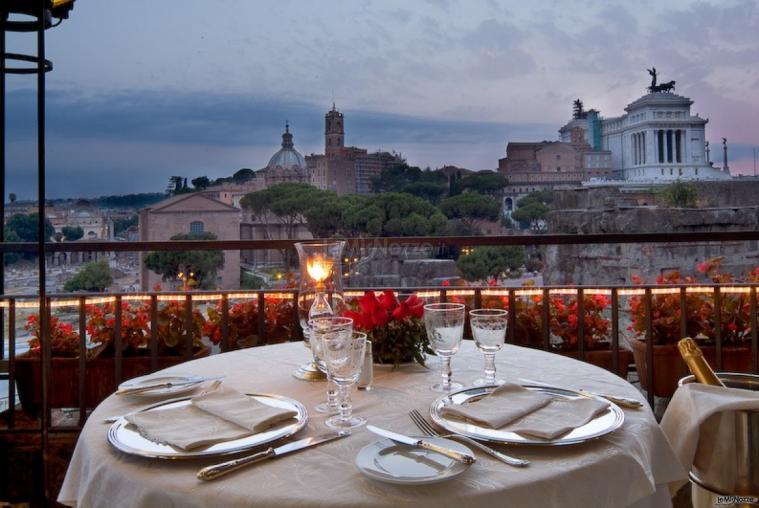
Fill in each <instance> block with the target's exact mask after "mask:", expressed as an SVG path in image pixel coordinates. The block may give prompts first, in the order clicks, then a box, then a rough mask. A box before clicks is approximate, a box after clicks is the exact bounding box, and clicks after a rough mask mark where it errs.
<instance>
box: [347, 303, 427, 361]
mask: <svg viewBox="0 0 759 508" xmlns="http://www.w3.org/2000/svg"><path fill="white" fill-rule="evenodd" d="M350 307H351V308H350V309H349V310H347V311H345V313H344V315H345V316H346V317H349V318H352V319H353V328H354V329H356V330H358V331H362V332H366V334H367V335H368V336H369V339H370V340H371V341H372V355H373V357H374V361H375V362H377V363H384V364H393V365H395V366H396V367H397V366H398V365H400V364H401V363H405V362H411V361H416V362H417V363H419V364H421V365H424V364H425V355H427V354H434V353H433V351H432V349H430V344H429V341H428V340H427V332H426V330H425V328H424V322H423V321H422V316H423V315H424V301H423V300H421V299H420V298H419V297H417V296H416V295H410V296H408V297H407V298H405V299H404V300H401V301H399V300H398V298H396V296H395V293H394V292H393V291H392V290H389V289H388V290H385V291H384V292H383V293H382V294H380V295H379V297H378V296H377V295H376V294H375V293H374V291H367V292H366V293H364V295H363V296H362V297H360V298H358V299H357V300H356V301H354V302H352V303H351V304H350Z"/></svg>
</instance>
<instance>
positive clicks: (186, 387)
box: [118, 372, 205, 397]
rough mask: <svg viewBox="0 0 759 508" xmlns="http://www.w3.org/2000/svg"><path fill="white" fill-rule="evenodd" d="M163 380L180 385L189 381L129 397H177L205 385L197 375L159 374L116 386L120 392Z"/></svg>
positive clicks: (182, 373)
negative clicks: (123, 389)
mask: <svg viewBox="0 0 759 508" xmlns="http://www.w3.org/2000/svg"><path fill="white" fill-rule="evenodd" d="M164 380H176V381H178V382H181V383H185V382H186V381H189V383H188V384H181V385H179V386H169V387H166V386H163V387H157V388H153V389H150V390H145V391H140V392H137V393H133V394H130V395H129V396H130V397H155V396H160V395H169V394H177V395H179V394H182V393H186V392H190V391H192V390H194V389H196V388H197V387H198V386H200V385H202V384H203V383H205V378H204V377H203V376H199V375H197V374H187V373H185V372H177V373H167V374H159V375H156V374H147V375H145V376H140V377H135V378H132V379H129V380H127V381H124V382H123V383H121V384H120V385H119V386H118V389H119V390H121V389H122V388H137V387H139V386H144V385H150V384H157V383H161V382H164Z"/></svg>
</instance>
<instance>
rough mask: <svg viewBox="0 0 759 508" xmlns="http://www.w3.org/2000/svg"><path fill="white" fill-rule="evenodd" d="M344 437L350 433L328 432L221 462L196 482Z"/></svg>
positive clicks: (208, 469)
mask: <svg viewBox="0 0 759 508" xmlns="http://www.w3.org/2000/svg"><path fill="white" fill-rule="evenodd" d="M346 436H350V432H338V433H337V434H335V433H334V432H330V433H328V434H322V435H321V436H314V437H307V438H305V439H301V440H298V441H293V442H292V443H287V444H284V445H282V446H278V447H277V448H271V447H269V448H267V449H266V450H264V451H262V452H258V453H254V454H253V455H247V456H245V457H240V458H239V459H233V460H228V461H227V462H222V463H221V464H214V465H212V466H207V467H204V468H203V469H201V470H200V471H198V474H197V475H196V476H197V477H198V480H206V481H208V480H214V479H216V478H218V477H220V476H223V475H225V474H227V473H231V472H232V471H237V470H238V469H240V468H243V467H245V466H249V465H250V464H255V463H256V462H261V461H262V460H266V459H271V458H274V457H280V456H282V455H286V454H288V453H292V452H297V451H298V450H304V449H306V448H310V447H312V446H316V445H320V444H322V443H329V442H330V441H334V440H336V439H341V438H343V437H346Z"/></svg>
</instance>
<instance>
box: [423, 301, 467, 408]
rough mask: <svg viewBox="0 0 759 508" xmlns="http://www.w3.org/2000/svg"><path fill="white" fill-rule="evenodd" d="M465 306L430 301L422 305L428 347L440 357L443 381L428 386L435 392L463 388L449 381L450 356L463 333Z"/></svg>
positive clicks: (458, 344) (459, 343)
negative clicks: (428, 342)
mask: <svg viewBox="0 0 759 508" xmlns="http://www.w3.org/2000/svg"><path fill="white" fill-rule="evenodd" d="M465 321H466V308H465V306H464V304H461V303H430V304H427V305H425V306H424V327H425V328H426V329H427V338H428V339H429V341H430V347H431V348H432V350H433V351H434V352H435V354H436V355H437V356H439V357H440V363H441V375H442V377H443V381H442V382H441V383H436V384H434V385H432V386H431V387H430V388H431V389H432V390H433V391H435V392H444V393H450V392H452V391H453V390H459V389H461V388H463V385H462V384H461V383H453V382H451V357H452V356H453V355H455V354H456V352H457V351H458V350H459V346H460V345H461V338H462V337H463V335H464V322H465Z"/></svg>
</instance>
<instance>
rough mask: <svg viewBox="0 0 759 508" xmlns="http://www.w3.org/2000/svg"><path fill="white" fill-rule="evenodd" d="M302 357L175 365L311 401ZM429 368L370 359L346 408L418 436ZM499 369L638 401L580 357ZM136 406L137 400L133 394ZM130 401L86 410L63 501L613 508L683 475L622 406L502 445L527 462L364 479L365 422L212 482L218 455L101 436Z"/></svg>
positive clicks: (517, 356)
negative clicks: (567, 442)
mask: <svg viewBox="0 0 759 508" xmlns="http://www.w3.org/2000/svg"><path fill="white" fill-rule="evenodd" d="M309 356H310V351H309V350H307V349H306V348H304V347H303V344H301V343H292V344H282V345H276V346H266V347H259V348H252V349H246V350H241V351H236V352H231V353H226V354H221V355H215V356H211V357H208V358H204V359H201V360H195V361H193V362H190V363H186V364H183V365H181V366H178V367H174V368H172V369H171V370H173V371H176V372H191V373H196V374H205V375H217V374H225V375H226V376H227V378H226V379H225V381H224V383H225V384H227V385H229V386H232V387H234V388H236V389H238V390H244V391H248V392H268V393H278V394H282V395H286V396H289V397H292V398H295V399H297V400H300V401H301V402H302V403H303V404H305V405H306V407H307V408H309V410H310V409H311V408H312V407H313V406H314V405H315V404H317V403H318V402H319V401H321V399H322V398H323V397H324V387H325V385H324V383H308V382H305V381H299V380H297V379H295V378H294V377H293V376H292V372H293V370H294V369H295V368H296V367H297V366H298V365H299V364H301V363H303V362H305V361H306V360H307V359H308V358H309ZM482 363H483V361H482V355H481V354H480V353H479V352H478V351H477V350H476V348H475V347H474V345H473V344H472V343H471V342H470V341H465V342H464V344H463V345H462V349H461V350H460V351H459V353H458V355H457V356H456V357H454V359H453V368H454V380H459V381H461V382H463V383H465V384H466V383H467V382H471V381H472V380H474V379H475V378H477V377H480V375H481V369H482ZM430 366H431V367H433V368H432V369H431V370H426V369H424V368H422V367H416V366H410V367H404V368H402V370H400V371H392V370H389V369H387V368H384V367H380V368H375V376H374V379H375V382H374V389H373V390H371V391H368V392H354V403H355V411H356V412H357V413H359V414H361V415H363V416H365V417H367V418H368V419H369V421H370V422H371V423H373V424H376V425H378V426H380V427H385V428H388V429H392V430H397V431H401V432H405V433H408V434H418V431H417V430H416V428H415V426H414V424H413V423H412V422H411V420H410V419H409V417H408V411H410V410H411V409H418V410H420V411H421V412H422V413H423V414H427V412H428V408H429V405H430V403H431V402H432V401H433V400H434V399H435V398H436V394H435V393H433V392H431V391H430V389H429V386H430V384H431V383H432V382H434V381H436V380H437V376H438V375H439V374H438V371H437V359H435V358H432V359H431V361H430ZM497 367H498V373H499V376H502V377H504V378H506V379H512V380H516V379H518V378H519V377H528V378H530V379H535V380H539V381H544V382H548V383H554V384H556V385H558V386H563V387H568V388H585V389H588V390H597V391H603V392H607V393H614V394H617V395H624V396H627V397H636V398H638V399H640V400H643V399H642V397H641V395H640V393H639V392H638V391H637V390H636V389H635V388H634V387H632V386H631V385H629V384H628V383H626V382H625V381H623V380H622V379H620V378H618V377H616V376H614V375H613V374H611V373H609V372H607V371H605V370H602V369H600V368H597V367H594V366H592V365H589V364H585V363H581V362H578V361H575V360H571V359H568V358H564V357H562V356H558V355H554V354H551V353H545V352H542V351H538V350H532V349H526V348H520V347H516V346H506V347H505V348H504V349H503V350H502V351H501V352H500V353H499V354H498V356H497ZM143 404H144V402H143ZM138 407H140V403H139V401H137V400H135V399H128V398H126V397H113V396H112V397H110V398H108V399H107V400H105V401H104V402H103V403H102V404H101V405H100V406H99V407H98V408H96V409H95V411H94V412H93V413H92V415H91V416H90V418H89V420H88V421H87V424H86V425H85V427H84V429H83V430H82V434H81V436H80V438H79V442H78V443H77V446H76V450H75V451H74V455H73V457H72V460H71V464H70V466H69V469H68V472H67V474H66V479H65V481H64V484H63V487H62V489H61V492H60V495H59V501H60V502H62V503H64V504H68V505H77V506H83V507H90V506H107V507H121V506H124V507H126V506H141V507H163V506H182V507H201V506H214V507H216V506H224V507H229V506H233V507H234V506H256V507H265V506H271V507H276V508H288V507H296V506H297V507H306V506H314V507H317V506H320V507H330V508H338V507H379V506H394V507H401V506H413V507H415V508H423V507H433V508H443V507H446V506H450V507H455V508H462V507H494V506H515V507H517V506H530V507H532V506H536V507H557V508H558V507H562V508H569V507H574V506H577V507H590V506H592V507H602V506H608V507H617V506H620V507H621V506H636V507H642V506H670V501H669V496H668V493H667V488H666V484H667V483H669V482H672V481H677V480H680V479H684V478H685V472H684V471H683V469H682V467H681V466H680V464H679V463H678V461H677V459H676V458H675V456H674V454H673V452H672V450H671V448H670V446H669V444H668V442H667V440H666V438H665V437H664V435H663V433H662V432H661V430H660V428H659V426H658V424H657V423H656V420H655V419H654V416H653V414H652V413H651V411H650V410H649V409H648V406H646V409H643V410H625V423H624V425H623V426H622V428H621V429H619V430H618V431H616V432H614V433H613V434H611V435H608V436H605V437H602V438H600V439H598V440H595V441H593V442H589V443H584V444H580V445H576V446H567V447H562V448H537V447H510V448H508V450H506V451H508V452H510V453H512V454H513V455H516V456H520V457H524V458H526V459H529V460H530V461H532V465H531V466H530V467H527V468H524V469H519V468H513V467H510V466H508V465H506V464H503V463H501V462H497V461H494V460H492V459H491V458H489V457H487V456H484V455H482V454H479V453H478V454H477V458H478V460H477V463H476V464H475V465H474V466H472V468H471V469H470V470H469V471H468V472H467V473H466V474H465V475H463V476H461V477H459V478H457V479H454V480H452V481H449V482H446V483H441V484H435V485H429V486H414V487H408V486H396V485H390V484H383V483H378V482H376V481H373V480H370V479H368V478H366V477H364V476H363V475H362V474H361V473H360V472H359V471H358V469H357V468H356V466H355V464H354V459H355V457H356V454H357V452H358V451H359V450H360V449H361V448H362V447H363V446H365V445H366V444H368V443H370V442H372V441H374V440H375V439H376V436H374V435H372V434H370V433H369V432H368V431H366V430H365V429H363V428H362V429H359V430H357V431H356V432H355V433H354V435H352V436H350V437H348V438H345V439H341V440H339V441H337V442H333V443H328V444H325V445H322V446H319V447H317V448H314V449H311V450H307V451H304V452H302V453H298V454H294V455H291V456H287V457H283V458H281V459H277V460H273V461H269V462H267V463H263V464H259V465H254V466H252V467H250V468H248V469H246V470H244V471H240V472H238V473H235V474H232V475H229V476H227V477H225V478H221V479H219V480H216V481H213V482H202V481H200V480H197V479H196V478H195V473H196V471H197V470H198V469H199V468H201V467H203V466H205V465H208V464H211V463H215V462H218V460H213V459H211V460H208V459H206V460H193V461H162V460H149V459H144V458H139V457H131V456H128V455H125V454H122V453H120V452H118V451H116V450H114V449H113V448H111V446H110V445H109V444H108V442H107V441H106V432H107V430H108V424H105V423H103V418H104V417H106V416H109V415H114V414H123V413H125V412H128V411H130V410H134V409H137V408H138ZM323 422H324V416H322V415H320V414H319V413H315V412H313V411H310V421H309V423H308V426H307V427H306V429H304V430H303V431H302V432H301V434H299V436H307V435H316V434H321V433H323V432H324V431H325V427H324V424H323Z"/></svg>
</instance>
